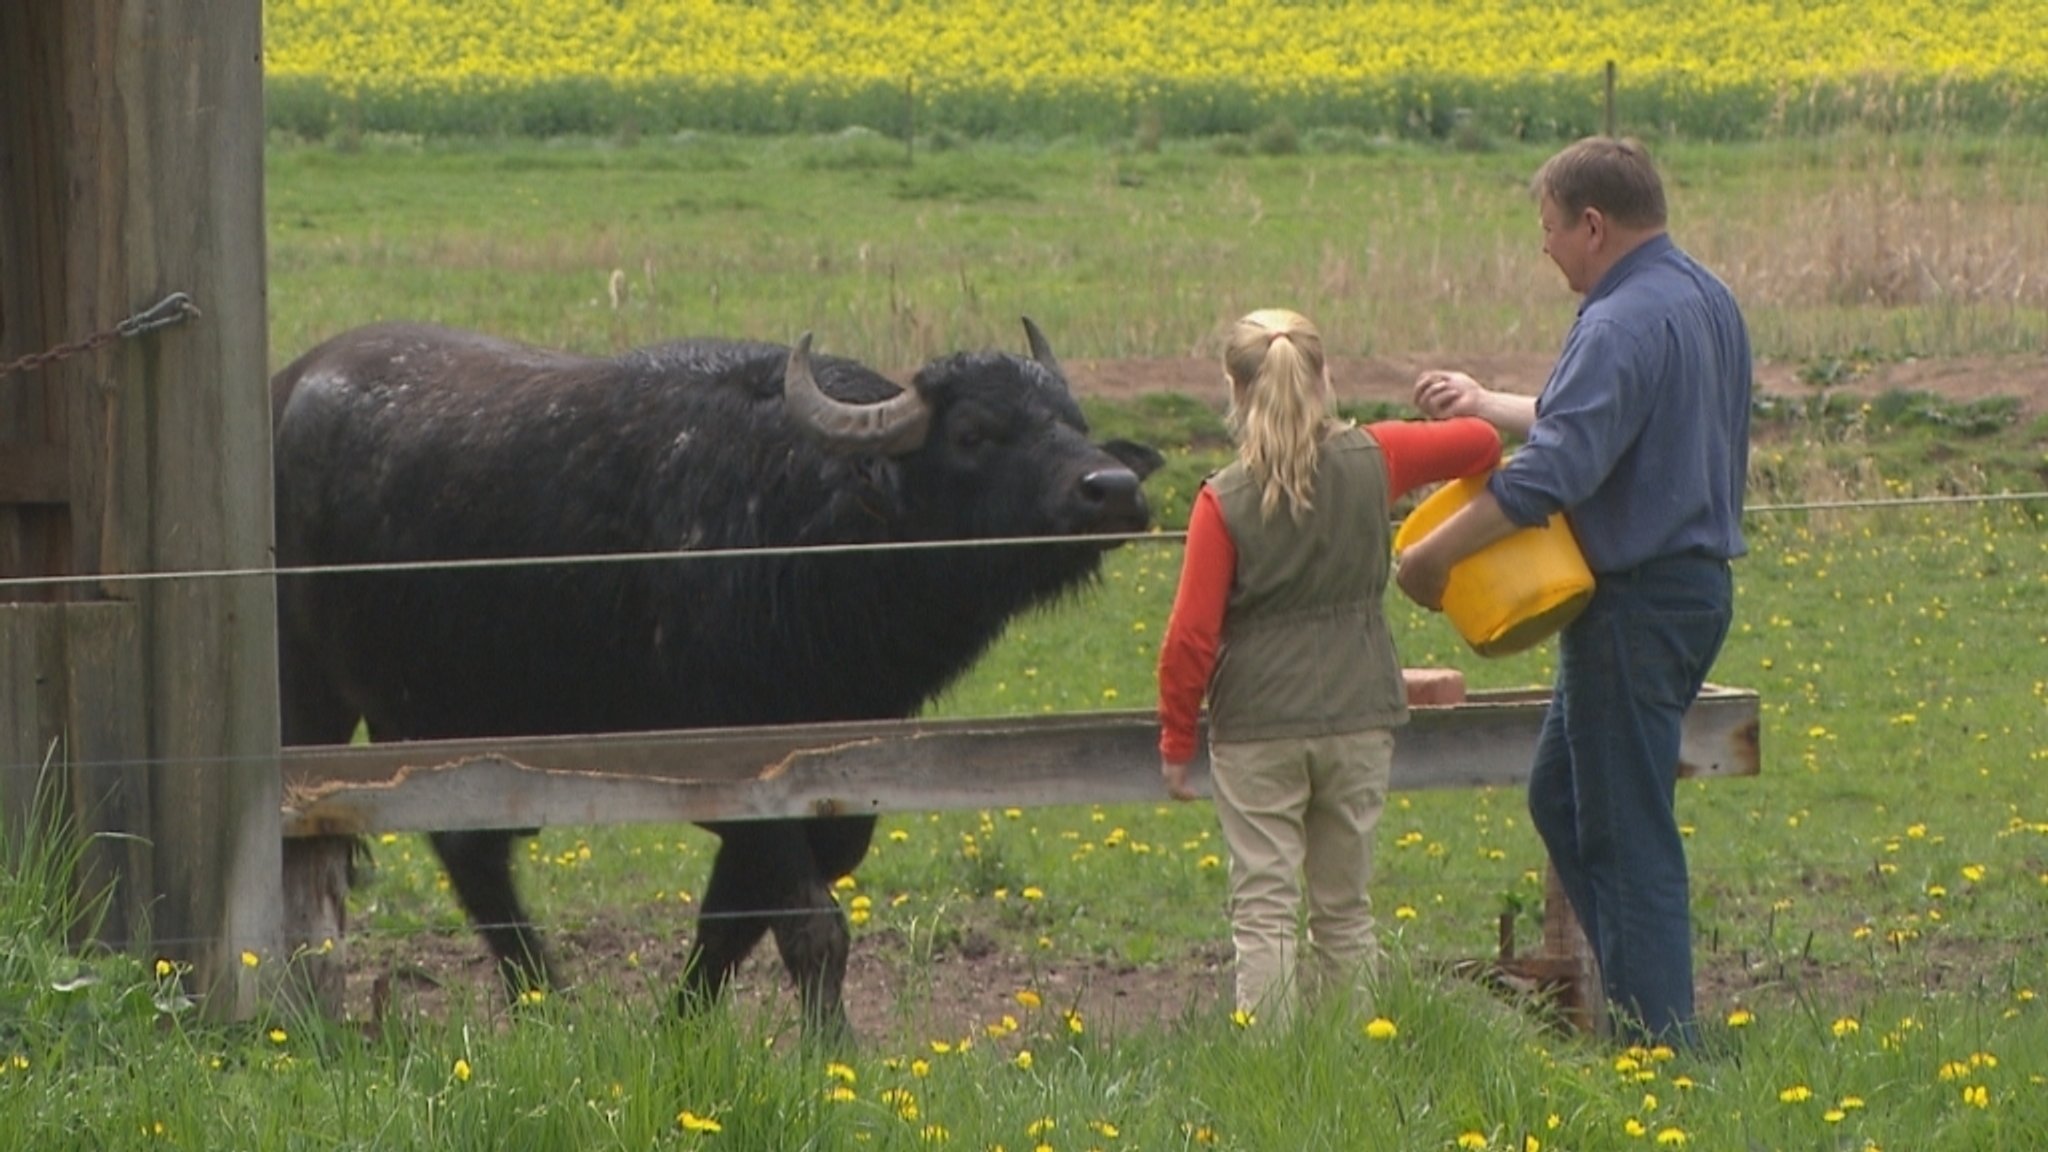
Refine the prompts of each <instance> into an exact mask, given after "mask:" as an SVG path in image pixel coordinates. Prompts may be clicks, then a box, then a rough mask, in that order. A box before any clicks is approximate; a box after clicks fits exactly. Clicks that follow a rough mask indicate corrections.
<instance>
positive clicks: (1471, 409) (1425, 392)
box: [1415, 371, 1486, 420]
mask: <svg viewBox="0 0 2048 1152" xmlns="http://www.w3.org/2000/svg"><path fill="white" fill-rule="evenodd" d="M1485 395H1486V389H1484V388H1482V387H1480V386H1479V381H1477V380H1474V379H1473V378H1471V377H1470V376H1467V375H1465V374H1464V373H1463V372H1445V371H1431V372H1424V373H1423V374H1422V375H1420V376H1417V377H1416V378H1415V407H1416V408H1417V409H1418V410H1420V411H1421V413H1422V414H1423V415H1424V416H1427V417H1429V418H1430V419H1431V420H1448V419H1450V418H1451V417H1453V416H1477V415H1479V414H1480V400H1481V398H1483V397H1484V396H1485Z"/></svg>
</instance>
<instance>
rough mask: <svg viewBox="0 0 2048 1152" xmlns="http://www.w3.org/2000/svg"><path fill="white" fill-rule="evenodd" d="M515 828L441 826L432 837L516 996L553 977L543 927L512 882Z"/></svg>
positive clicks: (507, 986)
mask: <svg viewBox="0 0 2048 1152" xmlns="http://www.w3.org/2000/svg"><path fill="white" fill-rule="evenodd" d="M514 835H515V834H514V833H511V832H497V831H492V832H436V833H434V834H433V835H432V836H431V837H430V839H431V840H432V841H433V843H434V852H435V853H436V854H437V855H439V856H440V857H441V866H442V867H443V868H446V869H447V870H448V881H449V883H450V884H452V885H453V886H454V888H455V898H456V899H457V900H458V901H460V902H461V904H462V910H463V911H464V912H467V913H468V914H469V922H470V924H471V925H473V926H474V927H475V928H476V932H477V935H479V936H481V937H483V940H484V943H485V945H487V946H488V947H489V948H490V950H491V955H492V956H494V957H496V958H497V961H498V974H499V975H500V976H502V977H503V978H504V981H505V991H506V993H507V994H508V995H509V996H511V997H512V998H513V999H515V1000H516V999H518V998H519V996H520V995H521V994H523V993H525V992H527V991H528V990H531V989H536V988H545V987H547V986H548V985H550V984H551V983H553V975H552V972H551V971H550V967H551V966H550V964H549V962H548V955H547V949H546V947H545V946H544V945H543V944H542V943H541V938H540V932H539V930H537V929H536V928H534V926H533V923H532V921H531V920H530V919H528V917H527V915H526V909H525V908H524V907H522V906H521V905H520V903H519V892H518V890H517V889H516V888H515V887H514V886H513V884H512V838H513V836H514Z"/></svg>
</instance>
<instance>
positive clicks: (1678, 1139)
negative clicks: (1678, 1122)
mask: <svg viewBox="0 0 2048 1152" xmlns="http://www.w3.org/2000/svg"><path fill="white" fill-rule="evenodd" d="M1690 1139H1692V1137H1690V1136H1687V1135H1686V1134H1685V1129H1683V1128H1660V1129H1658V1130H1657V1143H1659V1144H1663V1145H1666V1146H1668V1147H1672V1148H1677V1147H1680V1146H1681V1145H1683V1144H1684V1143H1685V1142H1686V1141H1687V1140H1690Z"/></svg>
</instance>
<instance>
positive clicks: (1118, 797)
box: [281, 687, 1759, 836]
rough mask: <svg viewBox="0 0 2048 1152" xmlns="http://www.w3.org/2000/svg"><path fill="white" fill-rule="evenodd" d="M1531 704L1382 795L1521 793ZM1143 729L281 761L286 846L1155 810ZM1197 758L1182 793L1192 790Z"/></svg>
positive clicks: (1030, 725) (1434, 711) (858, 735)
mask: <svg viewBox="0 0 2048 1152" xmlns="http://www.w3.org/2000/svg"><path fill="white" fill-rule="evenodd" d="M1546 706H1547V693H1546V692H1543V691H1514V692H1475V693H1473V694H1472V695H1471V696H1470V698H1469V699H1468V700H1467V702H1466V703H1463V704H1458V705H1452V706H1450V707H1443V708H1417V709H1415V710H1414V712H1413V718H1412V720H1411V721H1410V723H1409V724H1408V726H1407V727H1406V728H1404V729H1402V731H1401V734H1400V736H1399V738H1398V739H1397V740H1396V743H1395V752H1394V776H1393V781H1392V783H1393V787H1394V788H1396V789H1418V788H1464V787H1504V786H1510V785H1515V784H1519V783H1521V782H1522V781H1524V780H1526V779H1527V777H1528V769H1529V758H1530V753H1531V751H1532V749H1533V748H1534V745H1535V740H1536V734H1537V731H1538V728H1539V726H1540V725H1541V722H1542V716H1543V710H1544V708H1545V707H1546ZM1756 731H1757V697H1756V694H1755V693H1753V692H1748V691H1745V690H1741V689H1729V688H1721V687H1710V688H1709V689H1708V690H1707V691H1706V692H1704V693H1702V695H1701V698H1700V701H1699V703H1697V704H1695V705H1694V707H1693V709H1692V711H1691V712H1690V713H1689V714H1688V716H1687V720H1686V728H1685V747H1684V756H1685V760H1686V763H1687V767H1688V772H1687V774H1688V775H1691V776H1696V777H1702V778H1713V777H1722V776H1739V775H1754V774H1755V773H1756V772H1757V771H1758V768H1759V761H1758V755H1757V751H1758V749H1757V741H1756ZM1157 742H1158V726H1157V720H1156V719H1155V718H1154V716H1153V714H1152V713H1150V712H1136V711H1123V712H1101V713H1092V714H1083V715H1070V716H1038V717H1019V718H1014V719H1010V718H1003V719H970V720H941V721H924V722H919V721H878V722H872V723H856V724H817V725H795V726H790V727H784V728H749V729H723V730H704V731H692V732H669V733H642V734H620V735H609V736H592V737H554V738H530V739H506V740H469V741H431V742H420V743H414V744H389V745H372V746H367V747H355V748H336V747H327V748H291V749H286V750H285V752H284V753H283V755H282V757H281V759H282V764H283V775H284V777H285V780H286V800H285V816H284V832H285V834H286V835H287V836H318V835H344V836H345V835H358V834H362V833H366V832H397V831H429V830H441V831H457V830H465V829H478V828H530V827H543V826H550V825H609V824H635V823H681V822H688V821H702V820H749V819H766V818H773V817H785V816H810V815H834V814H852V813H860V814H873V813H882V812H903V811H941V810H949V809H977V808H1003V807H1038V806H1047V805H1059V804H1115V803H1145V802H1152V801H1160V800H1162V798H1163V797H1162V793H1161V790H1160V785H1159V775H1158V752H1157V747H1158V744H1157ZM1207 772H1208V765H1207V760H1206V756H1204V757H1203V758H1201V759H1200V760H1199V761H1198V763H1197V765H1196V781H1195V783H1196V786H1197V787H1198V788H1199V789H1202V790H1206V788H1207V783H1208V777H1207Z"/></svg>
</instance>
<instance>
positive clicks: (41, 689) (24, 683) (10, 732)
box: [0, 604, 63, 844]
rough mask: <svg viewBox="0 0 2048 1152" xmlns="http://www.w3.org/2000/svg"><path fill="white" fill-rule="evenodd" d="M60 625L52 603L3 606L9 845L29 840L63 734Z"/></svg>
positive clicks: (3, 826) (2, 741)
mask: <svg viewBox="0 0 2048 1152" xmlns="http://www.w3.org/2000/svg"><path fill="white" fill-rule="evenodd" d="M59 623H60V621H59V618H58V616H57V613H56V612H55V611H54V610H53V609H52V608H51V607H50V606H48V605H42V604H0V838H4V839H5V841H6V842H7V843H9V844H21V843H24V842H25V841H26V838H27V836H28V834H29V831H30V826H29V818H30V816H31V814H33V813H34V811H35V806H36V800H37V793H38V789H39V788H40V787H41V786H42V780H43V776H42V771H43V763H44V759H45V758H46V757H47V756H48V755H49V751H50V741H51V740H52V739H53V738H55V736H56V735H57V734H58V733H57V728H58V723H57V711H56V702H57V700H58V699H59V698H60V694H59V693H57V692H55V691H53V690H52V689H53V688H54V687H55V686H56V685H57V684H59V683H60V682H61V681H60V677H61V673H62V666H63V665H62V653H63V649H62V646H61V642H60V640H61V633H60V631H59Z"/></svg>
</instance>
